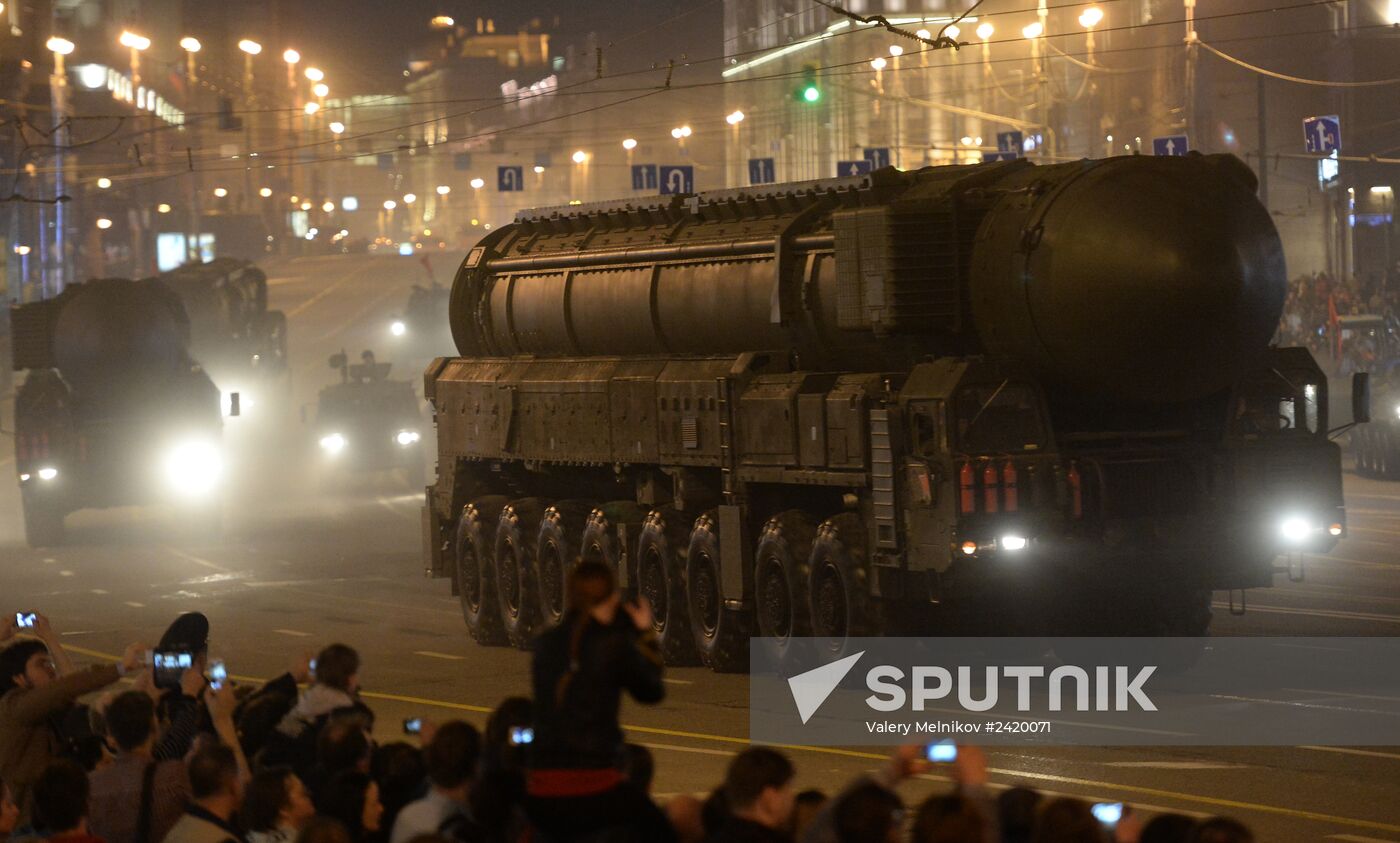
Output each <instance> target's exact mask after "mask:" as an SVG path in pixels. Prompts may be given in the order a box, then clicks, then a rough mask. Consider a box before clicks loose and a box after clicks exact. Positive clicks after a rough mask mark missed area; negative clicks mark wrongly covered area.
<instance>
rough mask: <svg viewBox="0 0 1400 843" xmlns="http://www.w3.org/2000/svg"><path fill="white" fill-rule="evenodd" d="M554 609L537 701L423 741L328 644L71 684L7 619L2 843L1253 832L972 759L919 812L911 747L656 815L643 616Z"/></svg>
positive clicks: (784, 776) (612, 591)
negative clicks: (390, 714)
mask: <svg viewBox="0 0 1400 843" xmlns="http://www.w3.org/2000/svg"><path fill="white" fill-rule="evenodd" d="M567 600H568V606H569V609H568V612H567V613H566V615H565V618H564V622H563V623H562V624H561V625H560V626H558V627H557V628H555V629H553V630H551V631H549V632H547V633H545V634H544V635H542V636H541V637H540V639H539V640H538V641H537V642H536V647H535V654H534V662H533V670H532V680H533V682H532V684H533V698H532V699H527V698H523V697H516V698H510V699H507V700H505V701H503V702H502V703H501V704H500V705H499V706H498V707H497V708H496V709H495V711H493V712H492V713H491V714H490V716H489V717H488V719H487V722H486V725H485V728H484V730H478V729H477V728H475V727H474V726H472V725H470V724H468V723H466V722H463V721H460V720H454V721H449V722H443V723H432V722H429V721H420V722H419V723H416V724H405V726H406V728H410V726H411V725H418V726H421V734H420V735H419V736H418V737H417V738H416V739H415V740H414V741H413V742H408V741H404V740H396V741H393V742H388V743H376V742H375V740H374V739H373V738H372V735H373V733H374V725H375V719H374V712H373V711H371V710H370V708H369V707H368V706H367V705H365V704H364V702H363V700H362V699H361V697H360V694H359V672H360V660H359V656H358V654H357V653H356V652H355V650H354V649H352V648H350V647H347V646H345V645H342V644H332V645H330V646H328V647H326V648H324V649H322V650H321V651H320V652H319V653H318V654H317V656H316V659H315V660H314V661H312V660H305V661H299V662H298V663H297V664H295V665H294V666H293V667H292V668H291V669H290V670H289V671H288V672H287V673H285V674H283V675H282V676H279V677H277V678H276V679H273V680H272V681H270V682H266V683H264V684H262V685H260V686H258V687H242V688H235V686H234V685H233V684H231V683H228V682H220V681H218V679H219V677H218V674H217V671H214V673H215V677H214V679H213V681H211V680H210V679H209V678H208V676H207V672H209V671H210V670H211V668H210V664H211V663H210V662H209V660H208V659H209V657H208V638H209V625H208V621H207V620H206V619H205V618H204V617H203V616H202V615H199V614H197V613H192V614H186V615H181V616H180V617H179V618H178V619H176V621H175V622H174V623H173V624H172V626H171V628H170V629H169V630H168V631H167V632H166V634H165V636H164V638H163V639H162V641H161V642H160V644H159V645H158V647H156V648H155V652H156V653H164V652H172V651H173V652H186V653H189V654H190V656H191V659H190V666H189V667H188V668H187V669H184V670H183V671H181V672H177V673H176V674H174V675H170V674H169V673H166V674H163V675H159V674H160V672H159V671H157V672H156V674H157V675H153V671H152V670H151V669H150V668H149V667H148V666H147V662H148V661H150V659H149V658H148V657H147V655H146V652H147V651H146V650H145V648H144V647H142V646H141V645H138V644H132V645H131V646H129V647H128V648H127V649H126V652H125V654H124V656H123V657H122V659H121V661H120V662H118V663H117V664H111V665H102V666H96V667H89V668H84V669H78V668H76V667H75V666H74V665H73V663H72V662H71V661H70V660H69V658H68V656H67V655H66V654H65V653H64V651H63V648H62V646H61V644H60V642H59V638H58V636H57V635H56V634H55V632H54V630H53V628H52V627H51V626H50V625H49V622H48V621H47V620H46V619H45V618H43V616H36V618H35V622H34V624H33V627H32V629H26V630H23V631H24V632H26V633H31V634H32V635H33V637H32V638H31V637H17V635H16V633H17V632H18V630H16V629H15V627H14V625H13V622H12V623H11V624H9V625H8V626H6V627H0V646H3V649H0V843H29V842H30V841H34V843H38V841H52V843H478V841H481V843H517V841H531V843H554V842H555V841H558V842H559V843H564V841H597V843H604V842H605V841H607V843H624V842H630V841H637V843H642V842H643V841H645V843H653V842H655V843H668V841H678V843H680V842H683V843H701V842H702V841H734V842H735V843H744V842H745V841H754V842H755V843H759V842H761V841H773V843H783V842H784V841H799V842H800V843H857V842H859V843H871V842H872V841H873V843H881V842H882V841H891V843H895V842H896V841H905V840H908V841H913V843H998V842H999V841H1005V842H1006V843H1015V842H1016V841H1023V842H1024V843H1110V841H1111V843H1242V842H1243V841H1251V840H1252V839H1253V838H1252V836H1251V834H1250V832H1249V830H1248V829H1247V828H1245V827H1244V826H1242V825H1240V824H1239V823H1237V822H1234V821H1233V820H1229V819H1225V818H1215V819H1210V820H1205V821H1200V820H1197V819H1193V818H1190V817H1187V816H1184V815H1179V814H1164V815H1158V816H1155V817H1151V818H1149V817H1146V816H1143V815H1140V814H1139V813H1138V812H1134V811H1133V810H1132V809H1131V807H1127V806H1125V807H1123V808H1122V809H1121V810H1122V817H1121V819H1119V820H1118V822H1117V823H1116V825H1113V826H1110V825H1106V824H1105V823H1104V822H1103V821H1102V820H1103V819H1104V818H1103V817H1101V816H1097V815H1096V814H1095V812H1094V811H1093V810H1091V807H1092V806H1091V805H1090V804H1089V803H1087V802H1085V801H1083V800H1079V799H1072V798H1066V797H1055V798H1050V797H1048V796H1045V795H1042V794H1040V793H1038V792H1036V791H1034V790H1030V789H1026V788H1020V787H1015V788H1010V789H1006V790H1002V791H1000V792H999V793H998V792H995V791H994V790H993V788H992V786H991V784H990V783H989V781H988V773H987V767H986V760H985V756H984V755H983V753H982V752H981V751H979V750H978V749H977V748H976V747H972V746H966V747H960V748H959V751H958V753H957V755H956V758H955V760H954V761H952V762H951V763H949V764H945V765H941V767H942V768H941V769H940V771H939V772H941V773H943V774H945V775H946V777H947V778H949V779H951V780H952V781H953V783H954V784H953V786H952V787H951V788H949V789H948V790H947V791H946V792H942V793H938V794H936V795H934V796H931V797H929V798H927V799H925V800H923V801H922V802H921V803H919V804H917V805H906V804H905V802H904V800H903V798H902V797H901V796H900V794H899V787H898V786H899V784H900V783H901V782H902V781H904V780H906V779H908V778H910V777H912V776H916V775H919V774H921V773H925V772H928V771H929V770H930V769H931V767H932V766H933V765H932V764H931V763H930V762H929V761H928V760H927V759H926V756H925V754H924V752H923V748H922V747H901V748H900V749H898V750H897V751H896V752H894V753H893V754H892V755H891V757H890V759H889V761H888V763H887V764H885V765H884V767H883V768H882V769H880V770H878V771H876V772H874V773H870V774H866V775H862V776H859V777H857V778H855V779H854V780H853V781H850V782H846V783H844V785H843V786H842V787H841V788H840V790H839V791H838V792H836V793H826V792H823V791H820V790H804V791H801V792H799V791H798V790H797V789H796V787H795V782H796V780H797V769H796V767H795V766H794V763H793V760H792V758H791V757H790V756H789V755H788V754H786V753H784V752H782V751H779V750H778V749H775V748H770V747H762V746H755V747H751V748H748V749H745V750H744V751H742V752H739V753H738V754H736V755H735V756H734V757H733V758H732V760H731V761H730V762H729V765H728V769H727V771H726V773H725V776H724V780H723V781H722V782H718V783H716V786H715V787H714V789H713V790H712V791H711V792H710V793H708V794H699V795H691V794H682V795H673V796H671V797H670V798H668V799H666V800H665V801H664V802H661V801H660V800H658V799H656V798H654V797H653V796H652V793H651V785H652V778H653V773H654V764H653V758H652V756H651V753H650V751H649V750H647V749H646V748H645V747H643V746H640V745H637V744H629V743H627V742H626V741H625V737H624V734H623V731H622V728H621V726H620V725H619V721H618V709H619V706H620V703H621V701H622V699H623V697H624V696H625V695H630V696H631V697H633V698H634V699H636V700H638V701H640V702H642V703H655V702H658V701H660V700H661V699H662V698H663V697H664V695H665V685H664V684H663V683H662V662H661V656H660V652H659V649H658V645H657V641H656V638H655V634H654V632H652V626H651V616H650V611H649V609H648V608H647V607H646V605H645V603H642V604H640V605H639V604H634V603H629V602H626V601H624V600H623V599H622V598H621V596H620V595H619V593H618V591H617V588H616V585H615V583H614V580H613V575H612V572H611V570H610V569H609V568H607V567H606V566H604V565H602V564H598V563H583V564H581V565H579V566H578V567H577V568H576V569H575V570H574V572H573V573H572V574H571V577H570V580H569V583H568V595H567ZM16 638H17V640H14V641H13V642H11V641H10V639H16ZM158 660H159V659H158V658H157V661H158ZM121 680H125V683H122V684H119V682H120V681H121ZM126 683H129V686H128V685H127V684H126ZM92 694H97V695H98V696H96V698H95V699H94V700H93V701H92V702H90V703H88V704H80V703H79V699H80V698H84V697H88V696H89V695H92Z"/></svg>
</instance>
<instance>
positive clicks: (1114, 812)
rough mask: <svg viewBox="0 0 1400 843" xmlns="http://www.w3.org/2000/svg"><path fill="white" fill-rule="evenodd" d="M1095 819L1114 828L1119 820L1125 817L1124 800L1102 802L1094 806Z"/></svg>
mask: <svg viewBox="0 0 1400 843" xmlns="http://www.w3.org/2000/svg"><path fill="white" fill-rule="evenodd" d="M1092 810H1093V812H1094V819H1096V820H1098V821H1099V822H1101V823H1103V824H1104V825H1106V826H1108V827H1109V828H1113V827H1114V826H1116V825H1118V821H1119V820H1121V819H1123V803H1122V802H1100V803H1098V804H1097V805H1095V806H1094V807H1093V809H1092Z"/></svg>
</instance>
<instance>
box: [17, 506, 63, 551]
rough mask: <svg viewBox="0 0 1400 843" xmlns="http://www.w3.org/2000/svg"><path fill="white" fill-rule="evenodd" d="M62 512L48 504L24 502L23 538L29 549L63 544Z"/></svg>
mask: <svg viewBox="0 0 1400 843" xmlns="http://www.w3.org/2000/svg"><path fill="white" fill-rule="evenodd" d="M63 517H64V516H63V512H62V511H60V510H59V509H57V508H56V507H53V506H51V505H48V504H44V503H39V502H36V501H25V502H24V538H25V541H27V542H28V543H29V546H30V547H56V546H58V545H60V544H63Z"/></svg>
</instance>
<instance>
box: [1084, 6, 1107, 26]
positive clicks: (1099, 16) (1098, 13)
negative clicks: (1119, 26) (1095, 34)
mask: <svg viewBox="0 0 1400 843" xmlns="http://www.w3.org/2000/svg"><path fill="white" fill-rule="evenodd" d="M1101 21H1103V9H1100V8H1099V7H1098V6H1090V7H1089V8H1087V9H1085V10H1084V12H1083V13H1082V14H1080V16H1079V25H1080V26H1082V27H1084V28H1085V29H1093V28H1094V27H1096V26H1098V25H1099V23H1100V22H1101Z"/></svg>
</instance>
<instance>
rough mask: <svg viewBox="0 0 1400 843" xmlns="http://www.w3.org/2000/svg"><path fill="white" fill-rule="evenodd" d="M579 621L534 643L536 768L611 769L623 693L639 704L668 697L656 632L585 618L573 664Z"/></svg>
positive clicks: (626, 620)
mask: <svg viewBox="0 0 1400 843" xmlns="http://www.w3.org/2000/svg"><path fill="white" fill-rule="evenodd" d="M577 620H578V618H577V616H576V615H574V614H572V613H571V614H569V615H566V616H565V617H564V622H563V623H561V624H560V625H559V626H557V627H555V628H554V629H552V630H550V631H549V632H546V633H545V634H544V635H542V636H540V638H539V640H538V641H536V642H535V659H534V665H533V670H532V672H533V680H534V691H535V740H534V744H533V745H532V752H531V758H530V763H531V766H532V767H534V768H535V769H566V768H575V769H601V768H605V767H616V766H617V763H618V760H619V757H620V753H621V751H622V743H623V739H622V729H621V727H620V726H619V725H618V722H617V717H618V709H619V707H620V706H621V703H622V694H623V692H624V691H626V692H627V693H629V694H631V695H632V696H633V697H634V698H635V699H636V700H637V701H638V702H643V703H656V702H660V701H661V699H662V698H663V697H665V696H666V687H665V686H664V685H663V684H662V683H661V669H662V668H661V650H660V648H659V646H658V644H657V641H656V633H654V632H652V631H651V630H647V631H646V632H645V633H641V632H638V631H637V628H636V627H635V626H634V625H633V624H632V619H631V618H630V617H629V616H628V614H627V613H626V612H624V611H619V612H618V613H617V618H616V619H615V620H614V622H613V623H612V624H610V625H608V626H603V625H602V624H599V623H598V622H597V621H595V620H593V619H591V618H585V619H584V620H583V623H584V627H583V630H582V633H581V635H580V636H579V639H578V646H577V656H576V657H575V655H574V652H573V651H574V635H575V628H576V621H577ZM571 667H572V669H571Z"/></svg>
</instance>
